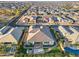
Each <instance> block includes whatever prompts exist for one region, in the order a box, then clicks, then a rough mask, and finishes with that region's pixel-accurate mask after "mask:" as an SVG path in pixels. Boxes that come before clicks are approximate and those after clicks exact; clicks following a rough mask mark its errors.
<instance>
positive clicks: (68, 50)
mask: <svg viewBox="0 0 79 59" xmlns="http://www.w3.org/2000/svg"><path fill="white" fill-rule="evenodd" d="M64 50H65V51H66V52H69V53H73V54H76V55H79V50H78V49H72V48H69V47H65V48H64Z"/></svg>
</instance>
